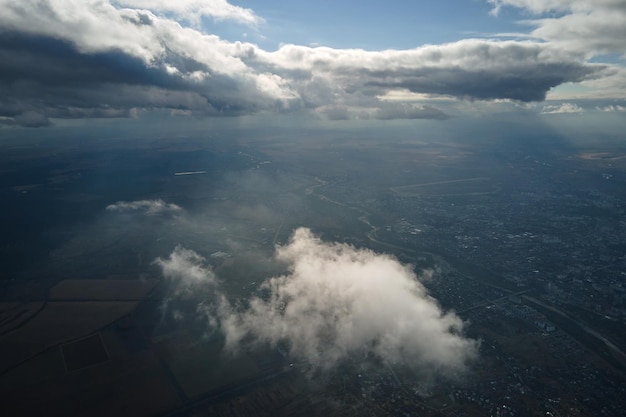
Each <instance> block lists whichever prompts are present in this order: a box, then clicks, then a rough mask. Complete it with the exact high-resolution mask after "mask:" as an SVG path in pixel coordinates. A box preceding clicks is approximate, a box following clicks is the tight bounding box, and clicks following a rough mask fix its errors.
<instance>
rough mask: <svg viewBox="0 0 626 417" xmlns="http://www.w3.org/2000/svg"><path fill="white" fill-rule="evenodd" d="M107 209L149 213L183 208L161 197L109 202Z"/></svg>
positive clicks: (179, 210) (153, 213) (160, 212)
mask: <svg viewBox="0 0 626 417" xmlns="http://www.w3.org/2000/svg"><path fill="white" fill-rule="evenodd" d="M106 209H107V211H117V212H142V213H146V214H150V215H157V214H172V213H179V212H181V211H182V210H183V209H182V208H181V207H180V206H178V205H176V204H174V203H166V202H165V201H163V200H161V199H157V200H138V201H118V202H117V203H114V204H109V205H108V206H107V207H106Z"/></svg>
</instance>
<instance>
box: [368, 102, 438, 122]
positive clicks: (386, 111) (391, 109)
mask: <svg viewBox="0 0 626 417" xmlns="http://www.w3.org/2000/svg"><path fill="white" fill-rule="evenodd" d="M374 118H375V119H380V120H392V119H439V120H445V119H447V118H449V116H448V115H447V114H445V113H444V112H443V111H441V110H439V109H437V108H435V107H431V106H422V105H417V104H403V103H385V104H384V105H382V106H381V107H380V108H379V109H378V110H377V111H376V113H375V114H374Z"/></svg>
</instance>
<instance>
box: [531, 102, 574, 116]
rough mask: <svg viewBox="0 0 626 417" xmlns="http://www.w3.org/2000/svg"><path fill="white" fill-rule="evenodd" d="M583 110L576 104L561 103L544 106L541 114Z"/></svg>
mask: <svg viewBox="0 0 626 417" xmlns="http://www.w3.org/2000/svg"><path fill="white" fill-rule="evenodd" d="M583 111H584V110H583V109H582V107H580V106H579V105H577V104H573V103H561V104H550V105H547V106H544V107H543V109H542V110H541V114H559V113H582V112H583Z"/></svg>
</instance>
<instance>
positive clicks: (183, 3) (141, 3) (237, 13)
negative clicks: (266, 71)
mask: <svg viewBox="0 0 626 417" xmlns="http://www.w3.org/2000/svg"><path fill="white" fill-rule="evenodd" d="M114 3H116V4H119V5H122V6H125V7H130V8H137V9H146V10H151V11H153V12H164V13H171V14H172V15H173V16H175V17H176V18H178V19H182V20H186V21H189V22H192V23H194V24H199V23H200V18H201V17H205V16H206V17H211V18H214V19H227V20H234V21H237V22H240V23H245V24H251V25H256V24H258V23H260V22H261V21H262V19H261V18H260V17H258V16H257V15H256V14H255V13H254V12H253V11H252V10H251V9H247V8H243V7H240V6H234V5H232V4H230V3H228V2H227V1H226V0H175V1H171V0H115V1H114Z"/></svg>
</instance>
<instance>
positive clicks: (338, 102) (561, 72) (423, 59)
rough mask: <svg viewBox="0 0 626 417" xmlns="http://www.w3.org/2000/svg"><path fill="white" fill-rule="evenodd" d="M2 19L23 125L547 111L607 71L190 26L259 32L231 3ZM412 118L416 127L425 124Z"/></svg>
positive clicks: (150, 4) (55, 1) (83, 9)
mask: <svg viewBox="0 0 626 417" xmlns="http://www.w3.org/2000/svg"><path fill="white" fill-rule="evenodd" d="M0 7H1V8H2V13H1V14H0V32H2V36H1V37H0V97H2V99H1V100H0V117H5V118H11V119H15V118H16V117H17V118H18V120H19V118H20V117H21V116H20V115H22V114H31V113H27V112H34V113H36V114H39V115H41V120H42V121H43V120H44V118H47V119H50V118H82V117H130V116H131V115H132V114H135V113H136V111H137V109H146V110H151V109H167V110H169V111H170V112H172V111H176V112H177V113H179V114H180V112H193V114H194V115H197V116H203V115H205V116H222V115H230V116H236V115H243V114H251V113H255V112H259V111H271V112H276V111H277V112H284V111H293V110H300V109H320V108H328V109H340V108H341V106H347V107H348V108H351V109H352V108H354V109H357V110H355V111H359V110H358V109H359V108H361V109H363V108H367V109H372V108H373V109H376V108H379V107H382V104H381V102H380V100H379V99H378V98H377V97H380V96H384V95H385V94H386V93H387V92H389V91H398V90H406V91H410V92H413V93H418V94H426V95H439V96H447V97H453V98H458V99H470V100H494V99H512V100H519V101H541V100H543V99H544V98H545V95H546V92H547V91H548V90H549V89H550V88H552V87H555V86H557V85H559V84H562V83H565V82H580V81H583V80H588V79H592V78H594V77H595V76H596V75H597V74H598V73H599V72H600V71H602V70H603V68H604V67H603V66H602V65H598V64H595V65H593V64H589V63H586V62H585V61H584V56H583V54H580V53H579V52H577V51H573V52H572V51H570V50H564V49H563V48H558V47H553V46H552V45H550V44H548V43H544V42H531V41H524V42H518V41H493V40H485V39H469V40H463V41H458V42H454V43H449V44H444V45H427V46H422V47H417V48H415V49H409V50H386V51H365V50H360V49H333V48H322V47H318V48H312V47H306V46H297V45H289V44H287V45H283V46H282V47H280V48H279V49H278V50H276V51H271V52H270V51H265V50H263V49H262V48H260V47H259V46H257V45H254V44H252V43H247V42H229V41H226V40H224V39H221V38H220V37H218V36H216V35H213V34H209V33H205V32H203V31H202V29H200V28H199V27H197V26H194V25H193V18H194V16H195V17H198V16H208V17H212V18H224V19H233V20H235V21H238V22H244V23H250V24H253V23H254V22H258V21H259V18H258V17H257V16H256V15H254V13H253V12H252V11H250V10H249V9H245V8H241V7H238V6H233V5H230V4H229V3H227V2H226V1H225V0H185V1H180V2H165V1H160V0H157V1H147V0H118V1H112V0H109V1H107V0H43V1H35V0H0ZM187 23H188V24H187ZM43 68H45V71H44V70H42V69H43ZM405 110H408V112H405V115H404V117H409V118H410V117H418V116H425V115H426V114H427V113H428V112H425V111H423V109H421V110H420V109H419V108H416V107H415V108H412V109H410V108H406V109H405ZM385 111H386V110H384V109H383V110H381V114H383V115H384V114H385ZM387 111H388V110H387ZM429 111H431V115H434V113H432V110H429ZM34 113H32V114H34ZM328 116H329V117H330V118H333V117H338V118H341V117H344V116H345V114H340V113H339V112H337V111H334V112H333V111H331V112H329V114H328ZM440 116H441V115H440V114H437V117H439V118H442V117H440ZM18 120H13V122H14V123H13V124H22V125H25V126H26V125H29V123H20V122H19V121H18ZM7 124H8V123H7ZM35 125H37V123H35Z"/></svg>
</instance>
